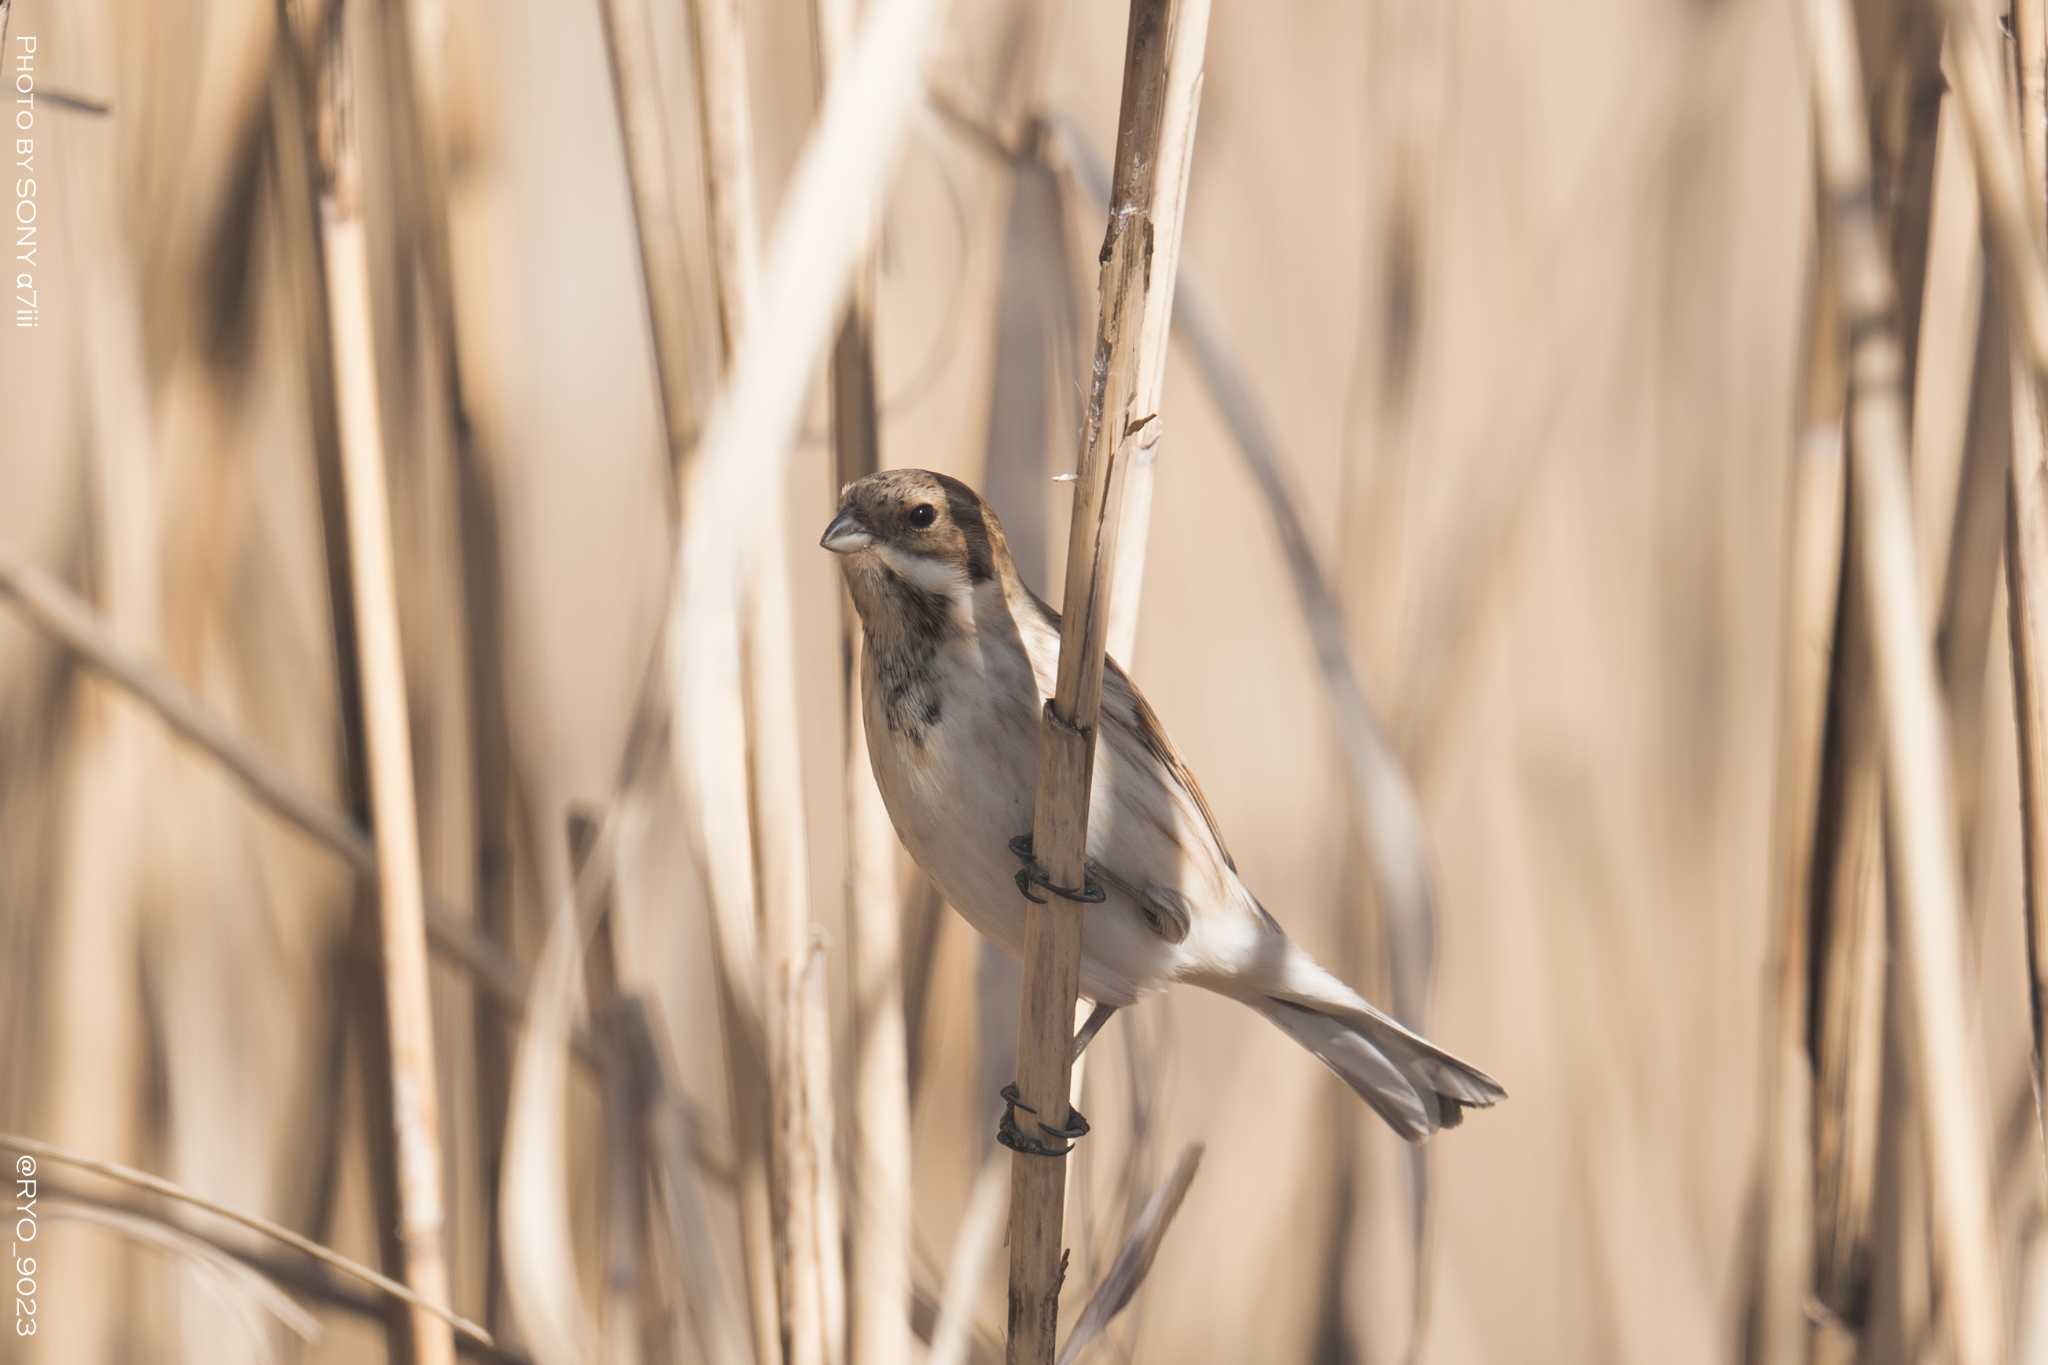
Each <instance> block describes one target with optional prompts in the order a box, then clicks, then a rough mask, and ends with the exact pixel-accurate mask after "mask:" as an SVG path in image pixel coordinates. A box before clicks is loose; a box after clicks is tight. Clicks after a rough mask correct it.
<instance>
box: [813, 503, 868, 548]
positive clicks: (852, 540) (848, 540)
mask: <svg viewBox="0 0 2048 1365" xmlns="http://www.w3.org/2000/svg"><path fill="white" fill-rule="evenodd" d="M874 543H875V536H874V533H873V532H872V531H870V530H868V528H867V527H865V526H863V525H861V523H860V514H859V513H857V512H855V511H854V510H853V509H852V508H851V507H842V508H840V509H839V515H838V516H836V517H834V518H832V524H831V525H830V526H827V527H826V528H825V534H824V535H822V536H819V537H818V544H819V545H821V546H823V547H824V548H825V549H827V550H830V551H831V552H832V553H833V554H835V555H850V554H852V553H853V552H854V551H855V550H865V549H866V548H867V547H868V546H870V545H872V544H874Z"/></svg>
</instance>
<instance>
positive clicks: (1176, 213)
mask: <svg viewBox="0 0 2048 1365" xmlns="http://www.w3.org/2000/svg"><path fill="white" fill-rule="evenodd" d="M1208 45H1209V0H1185V2H1184V3H1183V4H1182V5H1181V6H1180V8H1179V12H1178V13H1177V14H1176V16H1175V18H1174V21H1173V41H1172V47H1171V50H1170V51H1169V52H1168V53H1167V54H1166V109H1165V112H1164V113H1163V114H1162V115H1161V119H1160V128H1159V166H1158V168H1157V169H1156V170H1154V172H1153V181H1152V205H1151V210H1152V222H1151V230H1152V240H1153V255H1152V272H1153V276H1154V279H1155V283H1154V285H1153V287H1152V289H1151V290H1150V292H1148V293H1147V294H1146V296H1145V321H1144V325H1143V327H1142V328H1141V329H1140V332H1139V340H1138V391H1137V393H1136V394H1135V395H1134V396H1133V398H1132V400H1131V401H1132V403H1133V404H1134V405H1135V409H1136V411H1138V412H1157V411H1159V409H1160V400H1161V396H1162V395H1163V394H1164V392H1165V389H1166V358H1167V355H1168V354H1169V353H1170V351H1171V349H1172V347H1171V342H1172V328H1171V323H1172V320H1173V299H1174V282H1175V281H1176V280H1177V279H1178V278H1179V276H1180V249H1181V240H1182V235H1183V229H1184V227H1185V223H1186V218H1187V206H1188V168H1189V165H1190V164H1191V162H1192V161H1193V157H1194V150H1195V126H1196V124H1197V123H1198V122H1199V121H1200V118H1201V112H1202V60H1203V56H1204V54H1205V53H1206V52H1207V50H1208ZM1158 463H1159V442H1158V440H1156V439H1155V440H1153V441H1151V442H1149V443H1147V444H1145V445H1144V446H1141V447H1140V448H1139V449H1138V451H1137V453H1136V455H1135V457H1134V458H1133V460H1132V462H1131V468H1130V472H1129V473H1128V474H1126V475H1125V481H1124V516H1123V530H1122V532H1121V534H1120V536H1119V538H1118V540H1117V547H1116V554H1117V560H1116V593H1115V595H1114V596H1113V597H1112V598H1111V599H1110V603H1109V635H1108V637H1107V639H1108V649H1109V652H1110V656H1111V657H1112V658H1115V659H1116V660H1117V661H1119V662H1120V663H1122V664H1123V665H1124V667H1126V668H1129V667H1130V666H1131V661H1132V658H1133V656H1135V655H1136V653H1137V650H1138V604H1139V601H1140V600H1141V599H1142V598H1143V596H1144V587H1145V547H1146V545H1147V544H1148V543H1149V542H1150V541H1151V538H1152V476H1153V473H1154V470H1155V469H1156V467H1157V465H1158Z"/></svg>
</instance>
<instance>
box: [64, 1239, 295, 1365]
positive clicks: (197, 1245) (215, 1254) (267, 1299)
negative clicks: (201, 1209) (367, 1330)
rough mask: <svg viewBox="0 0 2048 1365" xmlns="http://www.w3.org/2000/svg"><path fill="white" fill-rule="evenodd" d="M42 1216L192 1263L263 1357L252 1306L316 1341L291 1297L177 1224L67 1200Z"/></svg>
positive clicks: (263, 1337)
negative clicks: (235, 1310)
mask: <svg viewBox="0 0 2048 1365" xmlns="http://www.w3.org/2000/svg"><path fill="white" fill-rule="evenodd" d="M42 1215H43V1217H45V1218H47V1219H49V1220H50V1221H51V1222H53V1223H55V1222H63V1221H69V1222H77V1223H90V1224H94V1225H96V1226H98V1227H102V1228H107V1229H110V1230H112V1231H114V1232H117V1233H119V1234H120V1235H121V1236H123V1237H125V1238H127V1239H128V1240H130V1241H133V1242H140V1243H142V1244H144V1245H147V1246H153V1247H156V1248H158V1249H159V1250H162V1251H167V1252H169V1253H170V1254H171V1255H173V1256H176V1257H178V1258H179V1259H180V1260H183V1261H185V1262H187V1263H188V1264H190V1265H192V1266H193V1267H195V1268H196V1269H198V1270H199V1271H201V1272H202V1274H203V1275H204V1276H205V1277H206V1278H208V1279H211V1280H212V1281H213V1282H214V1284H215V1285H216V1287H217V1288H218V1290H219V1291H221V1295H222V1297H223V1298H227V1299H229V1300H230V1301H231V1302H233V1303H235V1304H236V1306H238V1307H240V1308H241V1309H242V1310H243V1313H242V1320H243V1324H244V1325H245V1326H247V1327H248V1328H249V1329H250V1334H251V1337H252V1344H254V1345H255V1346H256V1347H257V1348H258V1350H259V1351H263V1352H265V1353H267V1348H269V1346H270V1344H271V1343H270V1341H269V1339H268V1336H267V1333H266V1332H265V1329H264V1324H263V1321H262V1319H261V1318H257V1317H255V1316H254V1315H253V1314H251V1313H250V1312H249V1311H248V1310H250V1309H252V1308H253V1309H256V1310H259V1311H260V1312H262V1313H265V1314H268V1315H269V1316H270V1317H271V1318H273V1319H275V1320H276V1322H277V1325H278V1326H280V1327H282V1328H284V1330H285V1331H287V1332H290V1333H291V1334H292V1335H293V1336H295V1337H297V1338H298V1339H299V1340H300V1341H302V1342H305V1343H307V1344H309V1345H310V1344H312V1343H316V1342H318V1341H319V1340H320V1323H319V1320H318V1319H317V1318H315V1317H314V1316H313V1315H312V1314H310V1313H308V1312H307V1311H306V1310H305V1309H303V1308H301V1307H299V1305H298V1303H297V1301H296V1300H294V1299H293V1298H292V1297H291V1295H289V1294H287V1293H285V1292H284V1290H283V1289H282V1288H280V1287H279V1286H277V1285H276V1284H274V1283H272V1282H271V1280H270V1279H269V1278H268V1277H267V1276H265V1275H264V1274H263V1273H262V1272H261V1271H260V1270H258V1269H256V1268H255V1267H254V1266H251V1265H249V1264H247V1263H246V1262H244V1261H242V1260H240V1259H239V1258H237V1257H235V1256H233V1255H231V1254H229V1253H228V1252H226V1251H223V1250H221V1249H220V1248H219V1247H217V1246H215V1245H214V1244H213V1243H212V1242H209V1241H207V1240H206V1239H205V1238H203V1237H200V1236H197V1235H196V1234H194V1233H191V1232H188V1231H186V1230H185V1229H184V1228H181V1227H179V1226H178V1225H177V1224H175V1223H170V1222H166V1221H164V1220H162V1219H159V1218H152V1217H150V1216H149V1215H148V1214H145V1213H141V1212H139V1211H134V1210H129V1209H122V1208H109V1207H105V1206H103V1205H99V1204H94V1203H88V1202H74V1201H71V1200H66V1199H44V1200H43V1201H42ZM273 1358H275V1357H273Z"/></svg>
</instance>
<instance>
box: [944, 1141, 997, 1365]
mask: <svg viewBox="0 0 2048 1365" xmlns="http://www.w3.org/2000/svg"><path fill="white" fill-rule="evenodd" d="M1004 1183H1005V1182H1004V1180H1003V1154H1002V1153H1001V1152H999V1151H995V1152H990V1153H989V1154H988V1156H987V1157H986V1158H985V1159H984V1160H983V1161H982V1163H981V1169H980V1170H979V1171H977V1172H976V1173H975V1176H974V1185H973V1188H972V1189H970V1190H969V1191H968V1195H967V1208H966V1210H965V1211H964V1212H962V1213H961V1215H960V1227H959V1230H958V1231H956V1232H955V1233H954V1234H953V1250H952V1252H951V1253H950V1254H949V1256H948V1257H947V1260H946V1278H945V1282H944V1284H943V1285H942V1286H941V1291H940V1295H939V1311H938V1318H937V1320H936V1321H934V1322H933V1324H932V1340H931V1351H930V1354H929V1355H928V1356H927V1357H926V1362H925V1365H965V1362H966V1360H967V1358H968V1352H969V1351H970V1349H971V1348H972V1347H973V1344H974V1309H975V1305H976V1304H977V1303H979V1302H980V1301H981V1286H982V1284H983V1283H984V1282H985V1281H986V1280H987V1279H988V1269H989V1266H990V1264H992V1263H993V1262H994V1260H995V1250H996V1243H997V1241H998V1240H999V1239H1000V1238H1001V1237H1002V1235H1003V1185H1004Z"/></svg>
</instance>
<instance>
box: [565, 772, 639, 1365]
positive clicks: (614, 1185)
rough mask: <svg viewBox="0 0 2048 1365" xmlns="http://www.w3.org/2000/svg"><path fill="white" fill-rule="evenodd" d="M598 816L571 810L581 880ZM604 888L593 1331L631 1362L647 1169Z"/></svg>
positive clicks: (608, 882) (598, 980) (588, 968)
mask: <svg viewBox="0 0 2048 1365" xmlns="http://www.w3.org/2000/svg"><path fill="white" fill-rule="evenodd" d="M599 823H600V822H599V819H598V817H597V816H596V815H594V814H593V813H592V812H591V811H590V810H589V809H588V808H587V807H572V808H571V809H570V811H569V830H568V833H569V866H570V870H571V872H572V874H573V875H574V876H575V877H576V878H577V879H578V880H581V879H582V878H583V877H584V875H585V873H586V870H587V868H588V866H589V862H590V855H591V851H592V849H593V848H594V847H595V845H596V842H597V830H598V825H599ZM603 881H604V885H605V889H604V892H603V893H602V894H601V895H600V896H599V897H598V901H597V904H596V905H595V906H593V907H592V915H593V916H594V918H595V920H596V923H595V925H594V926H593V928H592V931H591V933H592V941H591V943H590V946H589V949H588V951H586V952H585V953H584V955H583V976H584V1002H585V1008H586V1009H587V1010H588V1011H589V1013H590V1018H591V1022H592V1026H593V1030H594V1031H595V1032H596V1033H597V1035H598V1037H599V1038H600V1039H602V1040H603V1045H604V1065H603V1067H602V1070H601V1073H600V1077H599V1080H600V1091H601V1094H600V1103H601V1104H602V1106H603V1124H604V1139H603V1144H602V1145H603V1150H604V1164H603V1167H602V1170H601V1184H602V1188H603V1195H602V1198H601V1201H600V1204H599V1215H598V1216H599V1226H600V1228H601V1229H602V1233H601V1236H600V1238H599V1241H600V1243H601V1245H602V1246H603V1248H604V1250H603V1258H604V1272H603V1287H602V1294H601V1298H600V1300H599V1308H598V1333H599V1340H600V1342H601V1343H602V1358H603V1360H604V1361H605V1362H606V1365H634V1363H635V1362H636V1361H638V1360H639V1358H640V1348H641V1345H642V1332H641V1323H640V1306H641V1298H640V1291H641V1283H642V1278H643V1277H642V1273H641V1271H642V1267H641V1251H642V1250H643V1248H644V1247H645V1246H646V1237H647V1211H646V1207H645V1195H646V1191H647V1179H648V1172H649V1160H648V1152H647V1123H646V1099H647V1096H646V1094H645V1093H644V1086H643V1084H642V1079H643V1075H644V1073H643V1072H641V1070H640V1068H639V1067H638V1066H637V1065H636V1058H635V1056H634V1054H633V1049H632V1045H631V1043H630V1041H629V1040H628V1039H627V1037H626V1036H625V1035H624V1034H623V1033H622V1032H621V1030H620V1027H619V1025H620V1021H621V1018H622V1011H623V1010H624V1008H625V1002H624V999H623V997H622V995H621V992H620V989H619V967H620V963H619V960H618V938H617V935H616V934H615V933H614V932H613V925H614V924H615V922H616V921H617V918H618V910H617V907H616V900H617V878H616V873H615V872H614V873H612V874H610V875H607V876H605V877H604V878H603Z"/></svg>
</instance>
